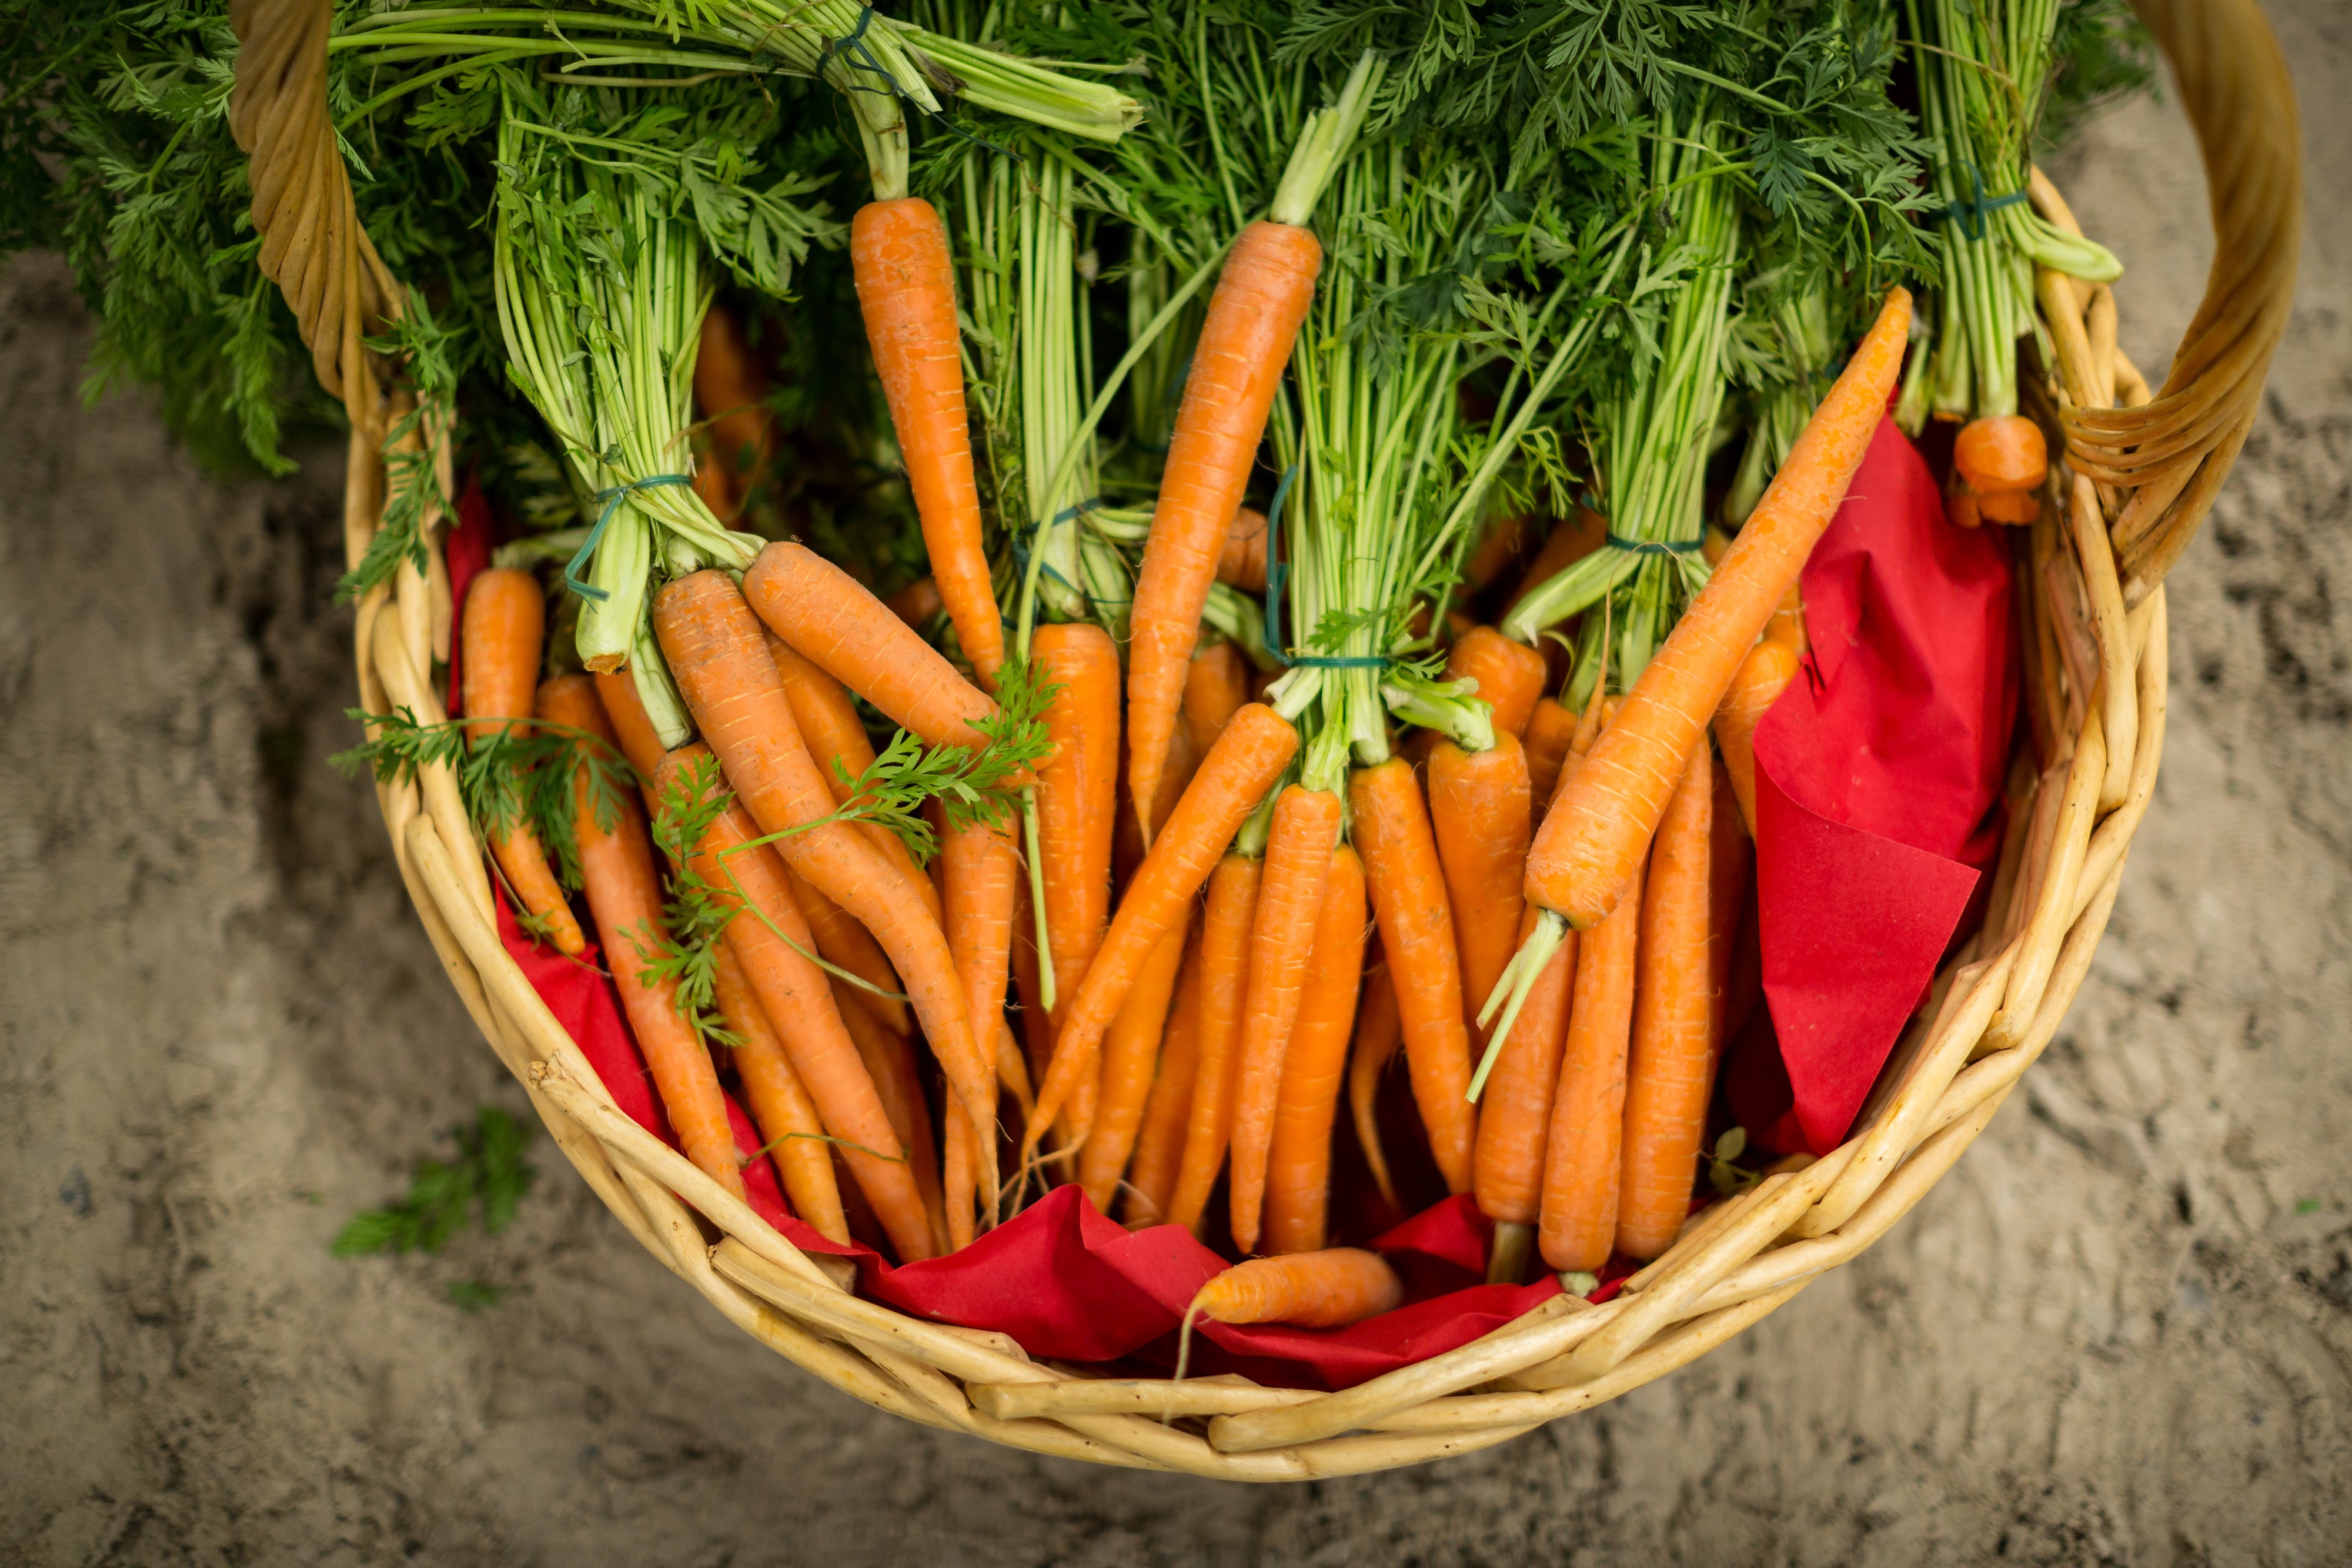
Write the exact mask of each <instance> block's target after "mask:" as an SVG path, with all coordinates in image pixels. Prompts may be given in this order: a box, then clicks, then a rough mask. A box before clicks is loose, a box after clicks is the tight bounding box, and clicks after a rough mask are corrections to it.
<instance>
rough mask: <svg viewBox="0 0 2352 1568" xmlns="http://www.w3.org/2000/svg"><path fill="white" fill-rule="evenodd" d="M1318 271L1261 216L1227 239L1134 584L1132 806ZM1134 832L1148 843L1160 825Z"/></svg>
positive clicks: (1153, 770) (1290, 237)
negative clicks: (1230, 242)
mask: <svg viewBox="0 0 2352 1568" xmlns="http://www.w3.org/2000/svg"><path fill="white" fill-rule="evenodd" d="M1297 215H1298V216H1299V217H1300V218H1301V219H1302V220H1303V218H1304V217H1305V214H1297ZM1322 269H1323V247H1322V246H1321V245H1320V244H1319V243H1318V241H1317V240H1316V238H1315V233H1314V231H1313V230H1312V229H1310V228H1307V226H1306V225H1305V224H1304V222H1303V221H1302V222H1300V223H1295V224H1294V223H1275V222H1272V221H1266V220H1261V221H1260V222H1257V223H1254V224H1252V225H1249V226H1248V227H1247V228H1245V229H1244V230H1243V231H1242V233H1241V236H1240V237H1239V238H1238V239H1236V240H1235V241H1234V247H1233V249H1232V250H1231V251H1229V252H1227V253H1226V256H1225V261H1224V267H1223V270H1222V271H1221V272H1220V273H1219V274H1218V276H1217V287H1216V289H1215V291H1214V292H1213V294H1212V295H1211V296H1210V298H1209V311H1208V316H1207V319H1205V320H1203V321H1202V325H1201V335H1200V338H1199V340H1197V342H1196V343H1195V345H1194V347H1193V350H1192V369H1191V371H1189V372H1188V373H1187V374H1186V376H1185V379H1184V397H1183V401H1182V402H1181V404H1179V405H1178V408H1177V411H1176V424H1175V429H1174V431H1173V432H1172V433H1171V436H1170V438H1169V445H1168V461H1167V464H1166V466H1165V467H1164V468H1163V469H1162V470H1161V473H1160V498H1159V501H1158V502H1157V504H1156V505H1155V506H1154V507H1153V508H1152V513H1151V533H1150V538H1148V539H1147V540H1146V541H1145V544H1144V547H1143V564H1142V568H1141V570H1139V572H1138V573H1137V576H1136V581H1135V603H1134V605H1133V606H1132V611H1133V614H1132V618H1131V622H1130V624H1131V626H1132V628H1133V632H1132V642H1131V643H1130V644H1129V660H1128V691H1127V727H1128V731H1129V734H1130V735H1131V736H1132V737H1134V740H1133V747H1132V749H1131V750H1130V752H1129V763H1128V765H1129V768H1132V769H1133V770H1134V771H1133V774H1132V791H1133V794H1134V797H1135V803H1136V808H1137V810H1144V811H1148V810H1150V809H1151V807H1152V805H1153V804H1154V802H1156V801H1157V800H1158V799H1159V794H1158V790H1159V783H1160V764H1161V763H1162V761H1163V760H1164V759H1165V758H1166V757H1167V755H1168V737H1169V735H1170V732H1171V731H1172V730H1173V729H1174V728H1175V726H1176V710H1177V704H1178V702H1179V700H1180V699H1181V697H1182V695H1183V688H1184V675H1185V671H1186V668H1187V666H1188V665H1189V664H1190V662H1191V660H1192V648H1193V644H1194V643H1196V642H1197V641H1198V639H1199V637H1200V630H1201V610H1202V606H1203V605H1204V604H1205V603H1207V602H1208V597H1209V588H1210V585H1211V584H1212V583H1213V581H1214V580H1215V578H1216V573H1217V562H1218V560H1219V559H1220V558H1221V557H1222V556H1223V553H1224V543H1225V538H1226V535H1227V534H1228V533H1229V532H1230V531H1231V529H1232V527H1233V521H1234V514H1235V513H1236V512H1237V511H1238V510H1239V509H1240V507H1241V502H1242V491H1243V489H1244V486H1246V485H1247V484H1248V482H1249V476H1250V467H1251V465H1252V464H1254V463H1255V461H1256V459H1257V448H1258V441H1259V439H1260V438H1261V437H1262V436H1263V435H1264V434H1265V421H1266V415H1267V414H1268V413H1271V412H1272V410H1273V407H1274V395H1275V392H1276V390H1277V389H1278V388H1279V387H1280V386H1281V384H1282V374H1283V371H1284V368H1285V367H1286V365H1287V364H1288V363H1289V361H1290V350H1291V345H1292V343H1293V342H1294V341H1296V340H1297V336H1298V328H1299V324H1300V323H1301V322H1303V321H1305V320H1306V319H1307V307H1308V306H1309V305H1310V304H1311V303H1312V302H1313V300H1314V298H1315V280H1316V278H1317V277H1318V276H1319V275H1320V274H1321V272H1322ZM1143 826H1144V841H1145V842H1147V843H1149V842H1150V841H1151V840H1152V839H1153V838H1154V837H1155V836H1156V835H1157V832H1158V830H1159V826H1160V824H1159V823H1157V822H1156V821H1146V822H1145V823H1144V825H1143Z"/></svg>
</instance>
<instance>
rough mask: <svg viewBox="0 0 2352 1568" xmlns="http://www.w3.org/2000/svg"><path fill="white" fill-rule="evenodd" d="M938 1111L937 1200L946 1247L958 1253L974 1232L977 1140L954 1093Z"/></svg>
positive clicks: (978, 1176) (977, 1182)
mask: <svg viewBox="0 0 2352 1568" xmlns="http://www.w3.org/2000/svg"><path fill="white" fill-rule="evenodd" d="M940 1115H941V1117H942V1118H943V1119H944V1120H945V1122H946V1123H947V1131H946V1132H945V1133H943V1134H940V1138H941V1142H942V1145H943V1146H942V1148H941V1149H940V1203H941V1205H942V1206H943V1207H944V1208H945V1209H946V1211H947V1224H948V1250H949V1251H950V1252H961V1251H962V1250H963V1249H965V1248H967V1247H969V1246H971V1239H972V1237H973V1236H974V1235H975V1234H976V1233H977V1232H976V1228H975V1226H974V1225H973V1222H972V1207H973V1205H974V1204H975V1203H977V1202H978V1201H979V1197H980V1151H979V1150H978V1148H977V1147H975V1146H974V1145H976V1144H977V1143H978V1142H979V1139H978V1136H977V1134H974V1133H973V1132H972V1130H971V1117H969V1116H967V1115H965V1114H964V1113H963V1105H962V1103H961V1102H960V1101H958V1100H957V1099H956V1098H955V1096H953V1095H950V1096H949V1097H948V1100H947V1103H945V1104H944V1105H941V1106H940Z"/></svg>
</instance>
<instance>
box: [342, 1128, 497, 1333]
mask: <svg viewBox="0 0 2352 1568" xmlns="http://www.w3.org/2000/svg"><path fill="white" fill-rule="evenodd" d="M537 1131H538V1129H537V1128H536V1127H534V1126H533V1125H531V1124H529V1123H526V1122H521V1121H519V1120H517V1119H516V1118H515V1117H513V1116H511V1115H509V1114H508V1113H506V1112H505V1111H502V1110H500V1109H499V1107H498V1106H496V1105H485V1106H483V1107H482V1108H481V1110H480V1111H479V1112H478V1113H476V1115H475V1118H474V1124H473V1125H472V1126H470V1127H468V1126H466V1125H464V1124H459V1125H457V1126H455V1127H452V1128H451V1129H450V1130H449V1132H450V1136H451V1137H453V1138H454V1139H456V1140H457V1159H456V1160H454V1161H445V1160H436V1159H429V1158H428V1159H421V1160H419V1161H417V1162H416V1169H415V1175H414V1176H412V1177H411V1178H410V1181H409V1185H408V1192H407V1195H406V1196H405V1197H402V1198H400V1199H398V1200H397V1201H395V1202H393V1203H390V1204H387V1205H385V1206H384V1207H382V1208H363V1209H362V1210H360V1212H359V1213H357V1214H355V1215H353V1216H352V1218H350V1219H349V1220H348V1221H346V1222H345V1223H344V1225H343V1228H341V1230H338V1231H337V1232H335V1239H334V1243H333V1252H334V1255H335V1256H336V1257H338V1258H358V1257H364V1256H366V1255H368V1254H371V1253H377V1252H392V1253H406V1252H410V1251H417V1252H438V1251H440V1250H441V1249H442V1248H443V1247H445V1246H446V1245H447V1244H448V1242H449V1239H450V1238H452V1237H454V1236H456V1235H457V1232H458V1231H460V1230H462V1229H464V1228H466V1218H467V1215H469V1214H474V1213H478V1214H479V1215H480V1217H481V1225H482V1228H483V1229H484V1230H486V1231H488V1232H489V1233H490V1234H491V1235H493V1236H495V1235H497V1234H498V1233H499V1231H501V1230H504V1229H505V1228H507V1227H508V1226H509V1224H511V1223H512V1222H513V1220H514V1217H515V1209H516V1207H517V1206H518V1205H520V1203H521V1202H522V1198H523V1195H524V1194H525V1193H527V1192H529V1191H530V1186H531V1183H532V1181H533V1180H534V1179H536V1177H537V1176H538V1174H539V1173H538V1172H537V1171H536V1170H535V1169H533V1168H532V1166H531V1164H530V1160H528V1159H527V1158H525V1157H524V1155H525V1153H526V1151H528V1150H529V1149H530V1143H531V1139H532V1137H533V1136H534V1135H536V1134H537ZM451 1299H452V1300H454V1301H457V1304H458V1305H460V1306H467V1307H468V1310H472V1307H471V1306H469V1304H468V1302H467V1301H464V1300H459V1299H458V1297H457V1291H456V1289H455V1288H454V1287H453V1288H452V1291H451ZM496 1299H497V1298H496V1297H495V1296H492V1297H491V1298H489V1301H495V1300H496ZM489 1301H480V1302H478V1303H474V1305H488V1304H489Z"/></svg>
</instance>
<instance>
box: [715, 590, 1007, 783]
mask: <svg viewBox="0 0 2352 1568" xmlns="http://www.w3.org/2000/svg"><path fill="white" fill-rule="evenodd" d="M743 598H744V600H745V601H746V602H748V603H749V604H750V605H751V608H752V609H753V610H755V611H757V612H759V616H760V619H761V620H762V621H764V622H767V623H768V625H769V626H770V628H772V630H773V631H774V632H775V633H776V635H777V636H779V637H782V639H783V640H784V641H785V642H786V643H790V644H791V645H792V646H793V648H795V649H797V650H798V651H799V652H800V653H803V654H805V655H806V656H807V657H808V659H809V661H810V663H812V664H815V665H816V666H817V667H818V668H819V669H821V670H824V672H825V673H826V674H830V675H831V676H832V677H833V678H834V679H835V680H836V681H839V682H840V683H841V684H842V685H845V686H847V687H848V688H849V689H850V690H851V691H853V692H856V694H857V695H859V696H861V697H864V698H865V699H866V701H867V702H870V703H872V704H873V705H874V706H876V707H878V708H880V709H881V710H882V711H883V712H884V713H886V714H888V715H889V716H891V717H892V718H894V719H896V720H898V724H899V726H900V727H902V728H906V729H910V730H913V731H914V732H915V734H916V735H917V736H919V737H921V738H922V740H923V741H924V743H925V744H926V745H929V746H970V747H977V746H979V745H981V744H982V737H981V735H980V732H979V730H978V729H977V728H976V726H978V725H980V724H981V723H982V722H983V721H985V720H987V719H989V718H992V717H993V716H995V714H996V704H995V703H994V702H993V701H992V700H991V699H990V697H989V695H988V694H987V693H985V692H983V691H982V690H981V689H980V688H979V687H977V686H975V685H972V684H971V682H970V681H967V680H965V679H964V678H963V677H962V676H961V675H960V674H956V667H955V666H954V665H953V664H949V663H948V662H947V660H946V659H945V658H943V657H941V656H940V652H939V650H938V649H936V648H934V647H932V646H931V645H930V644H929V643H926V642H924V641H923V639H922V638H921V637H920V636H919V634H918V633H917V632H916V631H915V629H914V628H913V627H911V626H909V625H908V624H907V623H906V622H904V621H901V620H899V619H898V617H897V616H896V615H893V614H891V613H890V611H889V609H888V607H887V606H886V605H885V604H884V603H883V602H882V601H880V600H878V599H877V598H875V597H874V595H873V594H871V593H869V592H867V591H866V589H865V588H864V586H862V585H861V584H860V583H859V582H858V581H857V580H856V578H854V577H852V576H850V575H849V574H848V573H847V572H845V571H844V570H841V568H839V567H837V566H835V565H834V564H833V562H831V561H829V560H827V559H824V557H823V556H821V555H818V554H816V553H815V552H814V551H813V550H811V549H807V548H805V547H804V546H801V545H796V544H772V545H770V546H769V547H768V548H767V549H763V550H761V552H760V559H757V560H755V561H753V562H752V563H751V570H748V571H746V572H745V573H744V574H743Z"/></svg>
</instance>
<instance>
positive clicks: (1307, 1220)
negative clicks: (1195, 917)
mask: <svg viewBox="0 0 2352 1568" xmlns="http://www.w3.org/2000/svg"><path fill="white" fill-rule="evenodd" d="M1269 858H1271V857H1269ZM1330 860H1331V864H1330V874H1329V879H1328V882H1327V883H1325V885H1324V888H1323V907H1322V908H1321V910H1320V911H1318V914H1317V915H1316V916H1315V942H1314V946H1313V948H1312V949H1311V956H1309V957H1308V959H1307V973H1308V977H1309V983H1308V985H1307V994H1306V997H1305V999H1303V1000H1302V1001H1301V1002H1300V1003H1299V1007H1298V1021H1297V1023H1296V1024H1295V1025H1293V1026H1292V1028H1291V1031H1290V1050H1289V1051H1287V1052H1286V1054H1285V1055H1284V1057H1283V1061H1282V1088H1281V1092H1280V1095H1279V1098H1278V1099H1277V1100H1276V1103H1275V1109H1274V1139H1273V1146H1272V1149H1271V1150H1270V1152H1269V1154H1268V1155H1267V1159H1266V1174H1265V1250H1267V1251H1268V1252H1315V1251H1319V1250H1321V1249H1322V1246H1323V1241H1324V1233H1325V1229H1326V1225H1325V1215H1326V1213H1327V1211H1328V1208H1329V1207H1330V1201H1331V1116H1332V1113H1333V1112H1334V1111H1336V1110H1337V1109H1338V1108H1339V1080H1340V1079H1341V1078H1343V1077H1345V1076H1346V1075H1347V1068H1348V1037H1349V1034H1350V1033H1351V1032H1352V1031H1353V1030H1354V1028H1355V1022H1356V995H1357V992H1358V991H1359V990H1360V988H1361V987H1362V983H1363V978H1364V925H1365V923H1366V922H1365V908H1364V862H1362V861H1361V860H1360V859H1358V858H1357V855H1356V852H1355V851H1354V849H1352V848H1351V847H1349V845H1347V844H1341V845H1340V846H1339V849H1338V850H1337V851H1336V852H1334V853H1333V854H1332V855H1331V857H1330ZM1261 896H1262V895H1261ZM1235 1162H1236V1168H1237V1169H1238V1165H1239V1156H1238V1155H1236V1156H1235ZM1235 1239H1236V1240H1238V1239H1239V1237H1238V1233H1237V1234H1236V1237H1235Z"/></svg>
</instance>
